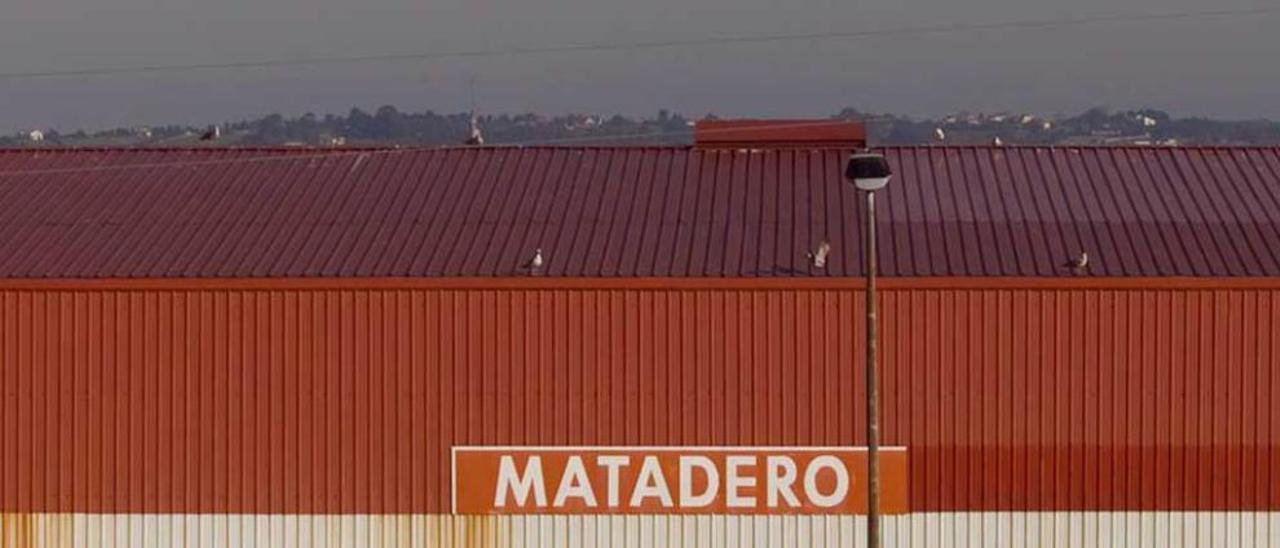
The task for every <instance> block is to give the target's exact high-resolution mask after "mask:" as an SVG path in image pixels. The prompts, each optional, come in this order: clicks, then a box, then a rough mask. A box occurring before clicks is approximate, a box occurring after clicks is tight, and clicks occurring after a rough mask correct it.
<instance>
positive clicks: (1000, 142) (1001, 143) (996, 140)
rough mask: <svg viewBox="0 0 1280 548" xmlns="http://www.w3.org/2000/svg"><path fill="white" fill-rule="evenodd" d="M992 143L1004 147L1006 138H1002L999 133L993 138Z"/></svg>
mask: <svg viewBox="0 0 1280 548" xmlns="http://www.w3.org/2000/svg"><path fill="white" fill-rule="evenodd" d="M991 144H993V145H995V146H998V147H1002V146H1004V139H1001V138H1000V136H999V135H996V137H995V138H994V139H992V140H991Z"/></svg>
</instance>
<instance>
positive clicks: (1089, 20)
mask: <svg viewBox="0 0 1280 548" xmlns="http://www.w3.org/2000/svg"><path fill="white" fill-rule="evenodd" d="M1276 12H1280V6H1268V7H1261V8H1252V9H1240V10H1204V11H1184V12H1166V13H1148V14H1130V15H1124V14H1111V15H1095V16H1089V17H1077V18H1060V19H1027V20H1021V21H1005V22H998V23H957V24H951V25H929V26H915V27H897V28H889V29H869V30H861V31H837V32H814V33H800V34H766V35H736V36H720V37H712V38H695V39H689V40H665V41H651V42H613V43H592V44H560V45H551V46H540V47H525V48H498V49H476V50H455V51H438V52H419V53H389V54H377V55H358V56H345V57H344V56H335V57H299V58H291V59H273V60H257V61H232V62H220V63H194V64H182V65H176V64H175V65H138V66H131V67H104V68H81V69H67V70H48V71H30V72H0V80H22V79H37V78H63V77H76V76H111V75H123V74H142V73H159V72H185V71H200V70H234V69H263V68H279V67H298V66H315V65H338V64H355V63H368V62H395V61H427V60H440V59H467V58H483V57H505V56H526V55H542V54H555V53H578V52H608V51H635V50H657V49H672V48H689V47H708V46H722V45H741V44H767V43H776V42H797V41H808V40H834V39H858V38H875V37H888V36H906V35H928V34H953V33H960V32H973V31H987V30H1035V29H1049V28H1059V27H1071V26H1081V25H1092V24H1099V23H1117V22H1148V21H1176V20H1189V19H1207V18H1217V17H1237V16H1246V15H1262V14H1268V13H1276Z"/></svg>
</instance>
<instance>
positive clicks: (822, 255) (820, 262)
mask: <svg viewBox="0 0 1280 548" xmlns="http://www.w3.org/2000/svg"><path fill="white" fill-rule="evenodd" d="M830 254H831V242H828V241H826V240H823V241H822V243H820V244H818V249H815V250H814V251H812V252H810V253H809V261H811V262H812V263H813V267H814V268H826V267H827V255H830Z"/></svg>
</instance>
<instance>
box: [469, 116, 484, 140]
mask: <svg viewBox="0 0 1280 548" xmlns="http://www.w3.org/2000/svg"><path fill="white" fill-rule="evenodd" d="M465 143H466V145H467V146H480V145H483V144H484V134H482V133H480V122H479V120H476V115H475V113H472V114H471V136H470V137H467V140H466V141H465Z"/></svg>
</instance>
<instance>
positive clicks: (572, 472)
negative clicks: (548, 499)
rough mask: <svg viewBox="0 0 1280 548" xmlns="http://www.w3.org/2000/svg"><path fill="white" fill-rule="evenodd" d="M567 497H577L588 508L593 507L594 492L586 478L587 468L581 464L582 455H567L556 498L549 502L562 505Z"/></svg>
mask: <svg viewBox="0 0 1280 548" xmlns="http://www.w3.org/2000/svg"><path fill="white" fill-rule="evenodd" d="M569 497H578V498H580V499H582V502H583V503H584V504H586V505H587V507H588V508H595V506H596V493H595V491H593V490H592V489H591V480H589V479H587V469H586V468H585V467H583V466H582V457H579V456H577V455H574V456H572V457H569V462H568V463H567V464H566V465H565V468H564V476H561V477H560V487H559V488H558V489H556V499H555V501H553V502H552V503H551V504H552V505H553V506H556V507H560V506H564V503H565V501H566V500H567V499H568V498H569Z"/></svg>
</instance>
